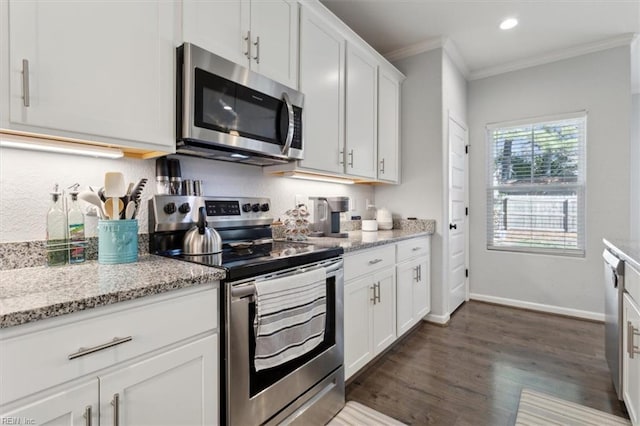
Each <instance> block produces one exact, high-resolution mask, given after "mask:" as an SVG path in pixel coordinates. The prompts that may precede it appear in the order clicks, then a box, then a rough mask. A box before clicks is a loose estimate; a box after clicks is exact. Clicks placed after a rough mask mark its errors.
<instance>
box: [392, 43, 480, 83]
mask: <svg viewBox="0 0 640 426" xmlns="http://www.w3.org/2000/svg"><path fill="white" fill-rule="evenodd" d="M435 49H443V50H444V51H446V52H447V54H448V55H449V58H451V61H453V63H454V64H455V65H456V67H458V70H459V71H460V72H461V73H462V75H464V77H465V78H468V76H469V67H468V66H467V64H466V62H465V61H464V58H463V57H462V55H461V54H460V51H459V50H458V48H457V47H456V45H455V43H454V42H453V41H452V40H451V39H450V38H448V37H435V38H431V39H429V40H425V41H421V42H419V43H416V44H412V45H411V46H407V47H403V48H401V49H398V50H394V51H392V52H389V53H387V54H386V55H384V57H385V58H386V59H387V60H388V61H389V62H393V61H397V60H399V59H404V58H408V57H411V56H415V55H418V54H420V53H424V52H428V51H430V50H435Z"/></svg>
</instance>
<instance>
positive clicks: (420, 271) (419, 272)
mask: <svg viewBox="0 0 640 426" xmlns="http://www.w3.org/2000/svg"><path fill="white" fill-rule="evenodd" d="M418 281H422V265H418Z"/></svg>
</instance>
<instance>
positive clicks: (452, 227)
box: [449, 223, 458, 229]
mask: <svg viewBox="0 0 640 426" xmlns="http://www.w3.org/2000/svg"><path fill="white" fill-rule="evenodd" d="M449 229H458V226H457V225H456V224H455V223H450V224H449Z"/></svg>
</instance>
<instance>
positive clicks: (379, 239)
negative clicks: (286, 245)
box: [306, 229, 433, 254]
mask: <svg viewBox="0 0 640 426" xmlns="http://www.w3.org/2000/svg"><path fill="white" fill-rule="evenodd" d="M348 234H349V237H347V238H328V237H311V238H309V239H308V240H307V241H306V242H309V243H312V244H315V245H318V246H324V247H336V246H337V247H342V248H343V249H344V252H345V254H347V253H351V252H354V251H358V250H365V249H368V248H373V247H377V246H383V245H386V244H393V243H396V242H398V241H402V240H408V239H411V238H416V237H421V236H427V235H431V234H433V232H430V231H417V230H405V229H392V230H390V231H374V232H369V231H349V232H348Z"/></svg>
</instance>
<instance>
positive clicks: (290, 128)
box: [282, 92, 294, 156]
mask: <svg viewBox="0 0 640 426" xmlns="http://www.w3.org/2000/svg"><path fill="white" fill-rule="evenodd" d="M282 100H283V101H284V103H285V105H286V106H287V116H288V118H289V126H288V127H287V137H286V139H285V141H284V146H283V147H282V154H283V155H286V156H289V148H290V147H291V142H292V141H293V129H294V115H293V105H291V100H290V99H289V95H288V94H287V92H282Z"/></svg>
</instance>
